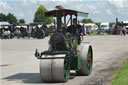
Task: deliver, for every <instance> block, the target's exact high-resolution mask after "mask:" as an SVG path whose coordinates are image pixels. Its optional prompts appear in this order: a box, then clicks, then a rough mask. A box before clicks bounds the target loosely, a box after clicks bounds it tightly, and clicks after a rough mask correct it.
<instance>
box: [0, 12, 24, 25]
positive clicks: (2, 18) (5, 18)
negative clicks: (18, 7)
mask: <svg viewBox="0 0 128 85" xmlns="http://www.w3.org/2000/svg"><path fill="white" fill-rule="evenodd" d="M0 22H8V23H9V24H24V23H25V20H24V19H19V20H18V19H17V18H16V16H15V15H14V14H12V13H8V14H7V15H5V14H3V13H0Z"/></svg>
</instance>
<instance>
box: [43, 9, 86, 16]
mask: <svg viewBox="0 0 128 85" xmlns="http://www.w3.org/2000/svg"><path fill="white" fill-rule="evenodd" d="M61 11H63V13H62V16H66V15H75V16H82V17H88V13H84V12H79V11H75V10H69V9H62V10H61ZM45 15H46V16H52V17H55V16H56V10H51V11H48V12H46V13H45Z"/></svg>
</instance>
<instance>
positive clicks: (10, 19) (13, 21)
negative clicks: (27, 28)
mask: <svg viewBox="0 0 128 85" xmlns="http://www.w3.org/2000/svg"><path fill="white" fill-rule="evenodd" d="M7 21H8V22H9V23H10V24H17V18H16V17H15V16H14V15H13V14H11V13H9V14H8V15H7Z"/></svg>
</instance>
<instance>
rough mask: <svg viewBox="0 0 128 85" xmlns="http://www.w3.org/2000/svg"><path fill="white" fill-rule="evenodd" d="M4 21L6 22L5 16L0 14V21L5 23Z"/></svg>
mask: <svg viewBox="0 0 128 85" xmlns="http://www.w3.org/2000/svg"><path fill="white" fill-rule="evenodd" d="M6 20H7V18H6V15H5V14H3V13H0V21H6Z"/></svg>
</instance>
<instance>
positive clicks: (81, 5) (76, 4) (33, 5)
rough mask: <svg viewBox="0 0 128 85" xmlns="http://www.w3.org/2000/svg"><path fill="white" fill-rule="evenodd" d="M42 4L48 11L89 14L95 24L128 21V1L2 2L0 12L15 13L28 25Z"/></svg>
mask: <svg viewBox="0 0 128 85" xmlns="http://www.w3.org/2000/svg"><path fill="white" fill-rule="evenodd" d="M41 4H42V5H44V6H45V8H47V9H48V10H53V9H55V6H57V5H61V6H63V7H64V8H66V9H73V10H77V11H81V12H87V13H89V16H88V18H91V19H92V20H93V21H95V22H115V20H116V17H118V19H119V20H120V21H126V20H127V21H128V0H0V12H2V13H4V14H6V15H7V14H8V13H13V14H14V15H15V16H16V17H17V18H18V19H21V18H24V19H25V21H26V23H31V22H33V19H34V14H35V12H36V10H37V8H38V7H39V6H40V5H41ZM78 18H79V19H80V20H81V19H83V18H82V17H78Z"/></svg>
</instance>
